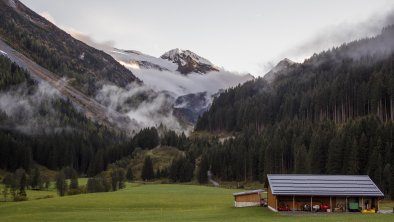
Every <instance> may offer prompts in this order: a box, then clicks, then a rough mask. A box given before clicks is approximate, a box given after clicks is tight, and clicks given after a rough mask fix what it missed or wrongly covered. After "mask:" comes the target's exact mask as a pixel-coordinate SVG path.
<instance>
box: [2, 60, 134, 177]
mask: <svg viewBox="0 0 394 222" xmlns="http://www.w3.org/2000/svg"><path fill="white" fill-rule="evenodd" d="M0 70H1V72H0V97H1V101H2V102H1V103H0V106H1V108H2V111H1V112H0V126H1V128H0V144H1V149H0V169H5V170H8V171H14V170H16V169H18V168H24V169H25V170H27V171H29V170H30V169H31V167H32V166H33V165H35V164H40V165H43V166H46V167H48V168H49V169H53V170H57V169H61V168H63V167H66V166H69V167H72V168H74V169H76V170H77V171H79V172H80V173H82V174H85V173H89V174H91V175H95V174H97V173H99V172H101V171H103V170H104V169H105V168H106V166H107V164H108V163H112V162H114V161H116V160H118V159H120V158H121V157H123V156H127V155H130V154H131V153H132V152H133V150H134V148H133V147H134V146H133V145H131V143H130V142H131V141H130V139H129V138H128V137H126V136H125V135H124V134H123V133H120V132H118V131H114V130H113V129H109V128H106V127H105V126H101V125H99V124H96V123H94V122H92V121H90V120H88V119H87V118H86V117H85V116H84V115H83V113H81V112H79V111H78V110H77V109H76V108H75V105H74V104H72V103H71V102H70V101H69V100H68V99H67V98H63V97H62V96H60V95H58V94H56V93H55V92H52V90H53V89H52V90H51V89H49V88H46V87H49V86H46V85H43V83H42V82H38V81H36V80H33V79H32V78H31V77H30V75H29V74H28V73H27V72H26V71H25V70H23V69H21V68H20V67H19V66H18V65H16V64H15V63H12V62H11V61H10V60H9V59H8V58H7V57H4V56H0Z"/></svg>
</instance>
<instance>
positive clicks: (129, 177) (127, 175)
mask: <svg viewBox="0 0 394 222" xmlns="http://www.w3.org/2000/svg"><path fill="white" fill-rule="evenodd" d="M126 179H127V180H128V181H129V182H131V181H133V179H134V175H133V171H132V169H131V167H128V168H127V173H126Z"/></svg>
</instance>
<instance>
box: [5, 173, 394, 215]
mask: <svg viewBox="0 0 394 222" xmlns="http://www.w3.org/2000/svg"><path fill="white" fill-rule="evenodd" d="M84 182H86V180H84V181H81V182H80V183H81V184H83V183H84ZM236 191H239V190H232V189H224V188H215V187H208V186H198V185H180V184H136V183H133V184H127V187H126V188H125V189H123V190H120V191H117V192H108V193H93V194H81V195H75V196H65V197H59V196H58V195H57V194H56V192H55V191H54V190H53V189H50V190H49V191H31V190H29V191H28V197H29V200H28V201H24V202H4V201H1V202H0V221H2V222H5V221H171V222H174V221H294V222H298V221H299V222H301V221H320V222H322V221H394V214H354V213H352V214H328V213H325V214H321V213H319V214H306V215H290V216H289V215H281V214H279V213H273V212H271V211H269V210H268V209H267V208H262V207H251V208H242V209H240V208H234V207H232V205H233V197H232V193H233V192H236ZM0 200H3V199H2V197H1V198H0ZM382 205H383V206H384V207H385V208H387V209H390V208H392V207H393V202H384V203H382Z"/></svg>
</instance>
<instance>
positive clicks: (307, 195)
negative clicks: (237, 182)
mask: <svg viewBox="0 0 394 222" xmlns="http://www.w3.org/2000/svg"><path fill="white" fill-rule="evenodd" d="M267 186H268V190H267V199H268V200H267V201H268V207H269V208H270V209H271V210H273V211H325V212H349V211H361V212H377V211H378V210H379V201H380V200H381V199H383V197H384V195H383V193H382V192H381V191H380V190H379V188H378V187H377V186H376V185H375V183H374V182H373V181H372V180H371V178H369V176H367V175H360V176H349V175H297V174H287V175H279V174H276V175H273V174H269V175H268V184H267Z"/></svg>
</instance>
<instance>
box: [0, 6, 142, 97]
mask: <svg viewBox="0 0 394 222" xmlns="http://www.w3.org/2000/svg"><path fill="white" fill-rule="evenodd" d="M0 38H1V39H3V41H5V42H6V43H7V44H8V45H10V46H11V47H12V48H14V49H15V50H17V51H19V52H21V53H22V54H24V55H25V56H26V57H28V58H30V59H32V60H33V61H35V62H36V63H37V64H39V65H41V66H42V67H44V68H46V69H48V70H50V71H51V72H53V73H54V74H56V75H57V76H59V77H66V78H68V79H71V80H72V82H71V84H72V85H74V86H75V87H77V88H78V89H79V90H81V91H82V92H84V93H86V94H89V95H93V94H94V93H95V92H96V91H97V89H98V88H100V87H101V86H102V85H103V84H106V83H112V84H115V85H117V86H120V87H124V86H126V85H128V84H129V83H131V82H140V81H139V80H138V79H137V78H136V77H135V76H134V75H133V73H132V72H131V71H130V70H128V69H126V68H125V67H123V66H121V65H120V64H119V63H118V62H116V61H115V60H114V59H113V58H112V57H111V56H109V55H108V54H106V53H104V52H102V51H100V50H97V49H95V48H92V47H89V46H88V45H86V44H84V43H83V42H81V41H78V40H76V39H74V38H72V37H71V36H70V35H69V34H67V33H66V32H64V31H63V30H61V29H59V28H58V27H56V26H55V25H53V24H52V23H50V22H49V21H47V20H46V19H44V18H43V17H41V16H39V15H38V14H37V13H35V12H34V11H32V10H30V9H29V8H27V7H26V6H25V5H23V4H22V3H21V2H19V1H17V0H0Z"/></svg>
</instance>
